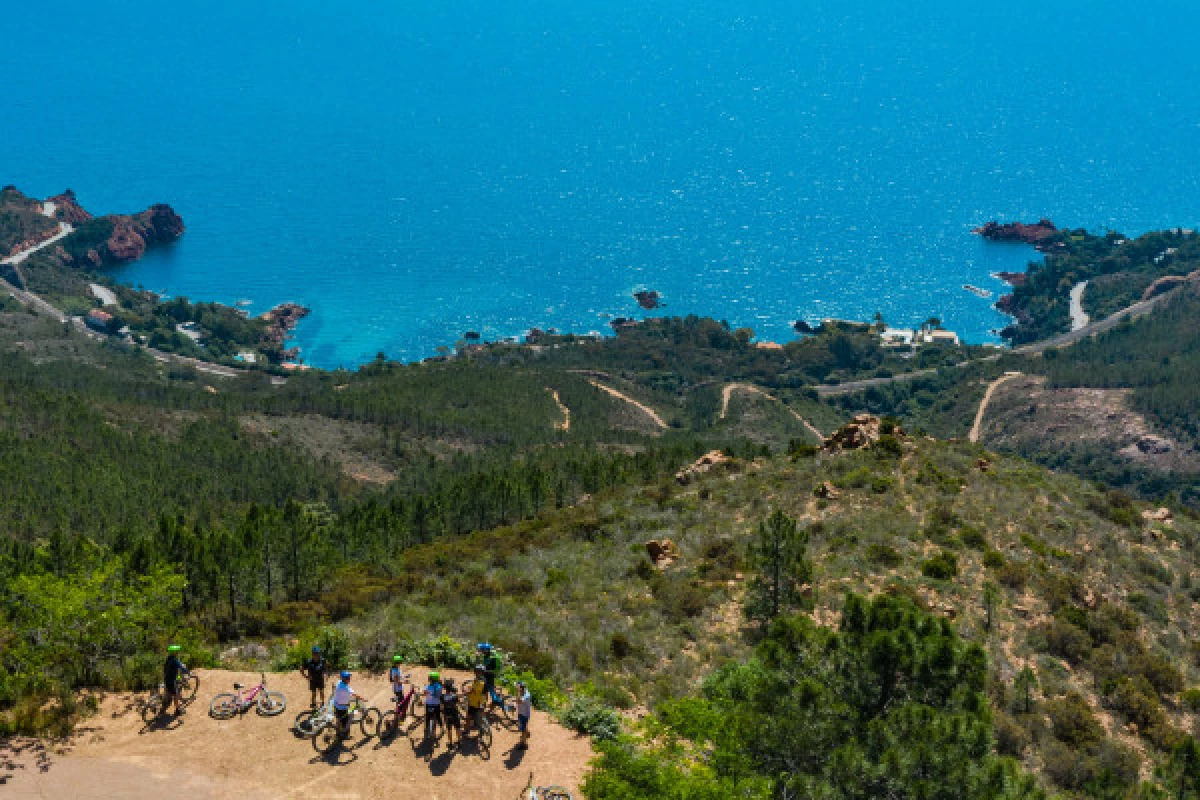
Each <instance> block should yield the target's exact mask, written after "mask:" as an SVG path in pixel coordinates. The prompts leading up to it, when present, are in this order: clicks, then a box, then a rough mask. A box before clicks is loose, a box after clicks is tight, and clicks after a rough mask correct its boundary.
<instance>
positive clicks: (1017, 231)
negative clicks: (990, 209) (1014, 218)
mask: <svg viewBox="0 0 1200 800" xmlns="http://www.w3.org/2000/svg"><path fill="white" fill-rule="evenodd" d="M972 233H977V234H979V235H980V236H982V237H983V238H985V239H990V240H991V241H993V242H1024V243H1025V244H1031V245H1033V246H1034V247H1036V248H1037V249H1038V250H1047V249H1050V248H1051V247H1052V245H1053V243H1054V238H1055V237H1056V236H1057V235H1058V228H1056V227H1055V226H1054V223H1053V222H1051V221H1050V220H1048V219H1041V220H1038V221H1037V222H1035V223H1033V224H1032V225H1029V224H1026V223H1024V222H1008V223H1005V224H1003V225H1002V224H1000V223H999V222H996V221H995V220H992V221H991V222H989V223H987V224H986V225H983V226H982V227H979V228H976V229H975V230H973V231H972Z"/></svg>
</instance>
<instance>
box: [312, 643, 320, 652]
mask: <svg viewBox="0 0 1200 800" xmlns="http://www.w3.org/2000/svg"><path fill="white" fill-rule="evenodd" d="M312 651H313V652H314V653H317V654H320V652H321V645H319V644H314V645H313V649H312Z"/></svg>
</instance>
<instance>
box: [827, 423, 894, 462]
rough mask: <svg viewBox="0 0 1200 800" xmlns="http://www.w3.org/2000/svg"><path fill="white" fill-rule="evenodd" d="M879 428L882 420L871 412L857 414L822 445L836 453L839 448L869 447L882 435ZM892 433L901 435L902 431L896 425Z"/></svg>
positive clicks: (856, 448) (857, 448) (859, 448)
mask: <svg viewBox="0 0 1200 800" xmlns="http://www.w3.org/2000/svg"><path fill="white" fill-rule="evenodd" d="M881 428H882V422H881V421H880V419H879V417H877V416H875V415H873V414H858V415H856V416H855V417H854V419H852V420H850V421H849V422H847V423H846V424H845V425H843V426H842V427H840V428H838V429H837V430H836V431H834V432H833V433H832V434H830V436H829V438H828V439H826V440H825V444H824V445H822V447H823V448H824V449H825V450H827V451H828V452H831V453H836V452H838V451H840V450H861V449H865V448H869V447H871V446H872V445H874V444H875V443H876V442H878V441H879V437H880V436H881V435H882V433H881ZM892 435H894V436H903V435H904V431H903V430H901V429H900V427H899V426H897V427H896V428H895V429H894V430H893V431H892Z"/></svg>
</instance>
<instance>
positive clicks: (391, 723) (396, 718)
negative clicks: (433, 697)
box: [375, 675, 425, 740]
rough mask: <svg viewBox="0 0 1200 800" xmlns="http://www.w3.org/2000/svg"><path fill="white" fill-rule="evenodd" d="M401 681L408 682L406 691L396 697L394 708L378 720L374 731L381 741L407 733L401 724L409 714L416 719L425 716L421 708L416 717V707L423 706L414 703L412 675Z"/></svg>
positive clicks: (414, 693) (404, 677)
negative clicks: (419, 714)
mask: <svg viewBox="0 0 1200 800" xmlns="http://www.w3.org/2000/svg"><path fill="white" fill-rule="evenodd" d="M402 680H404V681H408V691H407V692H405V693H403V694H401V695H399V696H397V697H396V707H395V708H393V709H392V710H391V711H388V712H387V713H386V714H383V715H382V716H381V717H380V718H379V728H378V729H377V730H376V731H375V735H376V736H378V737H379V738H380V739H381V740H388V739H391V738H392V737H393V736H395V735H396V734H397V733H400V732H401V731H404V732H405V733H407V730H405V728H404V727H403V724H404V721H405V720H406V719H408V715H409V713H410V712H411V713H412V715H413V716H414V717H416V718H417V719H420V718H421V717H423V716H424V714H425V709H424V708H423V707H422V708H421V716H417V706H423V704H422V703H417V702H414V698H416V695H417V684H416V683H415V682H413V681H412V675H404V676H402Z"/></svg>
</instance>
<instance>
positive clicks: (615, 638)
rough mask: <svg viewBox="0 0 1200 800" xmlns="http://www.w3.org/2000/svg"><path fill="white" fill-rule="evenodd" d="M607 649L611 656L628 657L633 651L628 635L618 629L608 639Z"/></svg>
mask: <svg viewBox="0 0 1200 800" xmlns="http://www.w3.org/2000/svg"><path fill="white" fill-rule="evenodd" d="M608 651H609V652H610V653H612V654H613V658H628V657H629V656H630V655H631V654H632V653H633V643H632V642H630V641H629V637H628V636H626V635H625V634H624V633H621V632H620V631H618V632H616V633H614V634H613V635H612V637H611V638H609V640H608Z"/></svg>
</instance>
